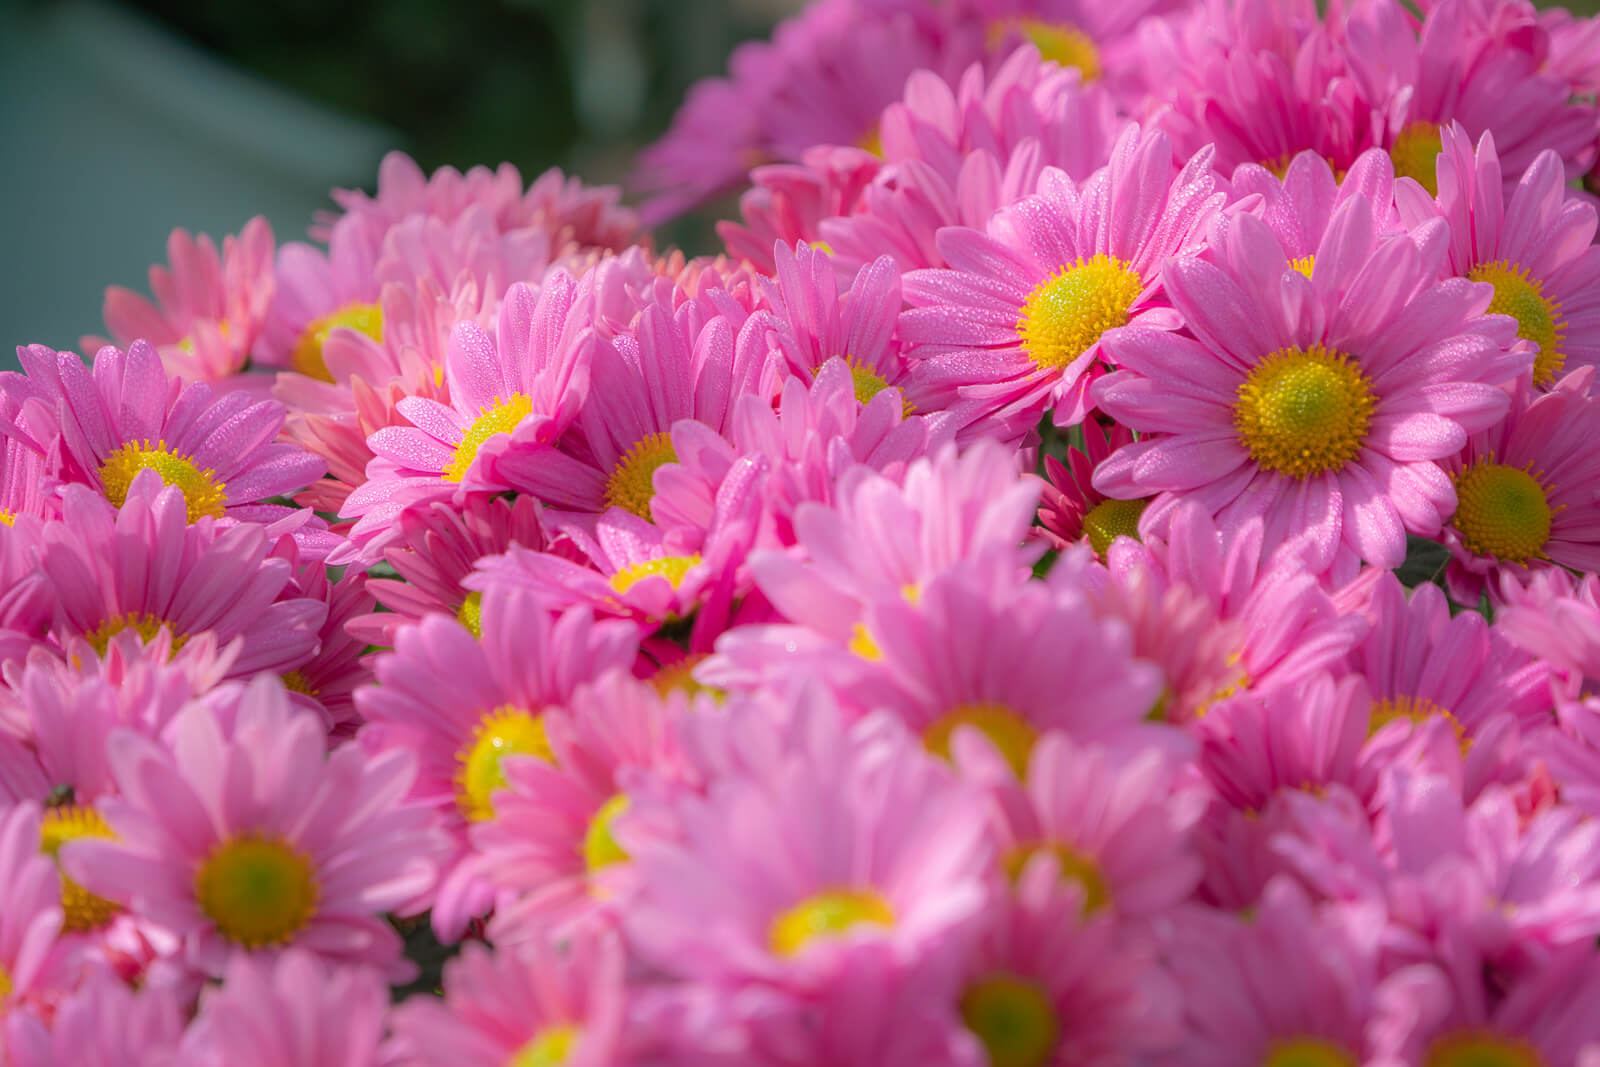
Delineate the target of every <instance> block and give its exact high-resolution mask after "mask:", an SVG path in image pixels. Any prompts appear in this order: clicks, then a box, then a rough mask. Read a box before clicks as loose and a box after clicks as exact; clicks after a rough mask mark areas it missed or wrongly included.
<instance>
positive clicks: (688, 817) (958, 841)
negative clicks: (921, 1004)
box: [623, 690, 994, 994]
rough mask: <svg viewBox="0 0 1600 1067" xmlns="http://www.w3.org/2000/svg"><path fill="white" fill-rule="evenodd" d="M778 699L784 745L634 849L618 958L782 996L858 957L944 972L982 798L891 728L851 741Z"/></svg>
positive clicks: (978, 879) (964, 935)
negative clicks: (798, 726) (884, 953)
mask: <svg viewBox="0 0 1600 1067" xmlns="http://www.w3.org/2000/svg"><path fill="white" fill-rule="evenodd" d="M784 699H785V703H787V704H789V705H790V707H791V709H792V710H791V711H790V714H791V715H793V716H795V717H796V721H797V722H800V723H803V724H804V726H803V729H802V730H794V731H792V733H793V734H794V735H795V736H794V737H793V738H792V740H791V741H790V742H789V743H788V744H787V745H785V746H784V747H783V748H781V749H778V750H771V749H769V750H768V751H769V752H770V756H771V758H770V759H766V760H763V761H762V766H761V767H760V769H755V768H752V769H749V770H743V771H738V772H734V773H730V774H729V775H728V776H726V777H725V778H723V779H722V780H720V781H717V782H716V783H714V784H713V785H712V786H711V788H710V789H709V790H708V792H707V793H705V794H703V795H701V794H689V795H686V796H683V797H682V798H681V799H680V801H679V802H678V803H675V804H674V805H673V807H672V811H671V816H670V817H671V818H672V820H673V821H674V823H675V825H676V827H677V830H676V832H675V833H673V834H653V835H645V834H638V835H635V836H633V837H632V838H630V840H629V845H630V854H631V856H632V860H633V867H634V872H635V875H636V877H637V879H638V882H637V886H638V889H637V893H636V895H635V896H634V898H633V901H632V903H631V904H630V906H629V907H628V908H627V910H626V913H625V914H624V916H623V921H624V923H625V925H626V929H627V932H628V937H629V941H630V943H631V944H632V945H633V946H634V948H635V949H636V951H637V952H638V954H639V956H640V958H641V959H643V960H644V961H645V962H647V963H649V964H650V965H652V966H654V967H656V968H658V969H659V970H661V971H663V972H665V973H667V974H669V975H674V976H678V977H680V978H685V979H691V980H694V981H698V982H705V983H710V984H714V985H720V984H724V983H732V982H737V983H741V984H742V983H753V984H757V985H761V986H766V987H770V988H773V989H776V990H779V991H787V992H790V993H794V994H803V993H804V991H806V990H819V989H824V988H826V987H827V985H828V984H829V977H830V975H832V974H834V973H836V972H837V971H838V970H839V969H840V968H841V963H842V960H844V959H845V958H847V957H848V956H849V955H850V954H851V952H852V950H853V949H855V948H856V947H858V946H863V945H870V944H888V945H891V946H893V950H894V952H895V953H896V956H897V958H899V959H901V960H903V961H904V963H905V966H907V967H916V966H919V965H920V966H936V965H937V963H936V961H937V960H939V959H947V958H950V957H947V956H946V955H945V954H946V953H952V952H959V949H960V947H961V946H962V945H963V943H970V941H969V940H968V939H969V938H970V935H972V934H973V933H974V932H975V930H974V924H975V922H976V921H977V920H978V919H979V917H980V916H981V914H982V911H983V909H984V907H985V905H986V904H987V903H988V899H989V896H990V888H989V875H990V872H991V865H992V864H993V863H994V856H993V852H992V850H991V846H990V843H989V841H988V840H987V838H986V835H985V832H984V820H985V814H984V811H983V808H982V806H981V803H980V802H979V798H978V797H977V796H975V795H974V793H973V791H972V790H971V789H970V788H968V787H966V786H963V785H962V784H961V783H959V782H958V781H957V780H956V779H955V778H954V776H953V775H952V774H951V773H950V772H949V771H948V770H947V769H946V768H944V767H942V766H940V765H939V764H938V763H937V762H936V761H934V760H931V759H927V758H925V757H923V756H922V755H921V754H920V753H919V752H918V750H917V748H916V745H915V742H914V741H913V740H912V739H910V738H909V737H907V736H906V735H905V734H904V733H903V732H901V731H898V730H893V729H884V728H883V727H885V726H888V725H890V724H887V723H882V722H881V721H880V722H879V723H878V724H874V723H870V722H868V723H862V724H860V725H858V726H857V727H855V728H853V729H851V728H847V727H846V726H845V724H844V715H843V713H842V711H841V710H840V709H839V708H838V707H837V706H836V705H834V704H833V703H832V702H831V700H829V699H826V698H825V697H824V695H823V694H822V693H820V692H818V691H816V690H812V691H811V692H809V693H802V694H795V695H794V696H793V697H792V699H791V698H784ZM643 815H644V812H643V811H642V810H641V813H640V817H641V818H642V817H643ZM819 826H828V827H831V828H832V829H831V830H830V832H829V833H828V834H826V835H824V836H823V837H818V836H817V833H816V829H817V827H819ZM779 857H782V859H781V860H780V859H779Z"/></svg>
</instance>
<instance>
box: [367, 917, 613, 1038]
mask: <svg viewBox="0 0 1600 1067" xmlns="http://www.w3.org/2000/svg"><path fill="white" fill-rule="evenodd" d="M625 962H626V961H625V957H624V954H623V951H622V946H621V944H620V942H619V941H618V940H617V938H616V936H615V935H614V934H611V933H602V932H594V933H587V934H584V933H580V934H577V935H575V936H573V937H570V938H566V939H563V942H562V943H561V944H556V943H554V942H534V943H529V944H522V945H517V946H515V947H514V948H502V949H498V950H495V951H491V950H490V949H488V948H486V947H485V946H482V945H469V946H467V948H466V949H465V950H464V951H463V952H462V953H461V955H460V956H459V957H457V958H456V959H454V960H452V961H451V962H450V963H449V964H447V965H446V966H445V969H444V996H443V998H442V999H440V998H434V997H413V998H411V999H410V1000H407V1001H406V1002H405V1003H404V1004H403V1005H401V1006H400V1007H399V1008H397V1009H396V1010H395V1012H394V1015H393V1027H394V1036H393V1038H392V1039H391V1041H390V1045H389V1048H388V1050H387V1055H388V1059H386V1062H392V1063H394V1064H396V1065H399V1067H503V1065H505V1064H508V1063H509V1064H518V1065H521V1064H529V1065H533V1064H552V1065H553V1064H561V1065H562V1067H620V1065H622V1064H624V1063H626V1062H628V1060H627V1056H626V1046H627V1039H626V1038H625V1036H624V1021H625V1013H624V1010H625V1007H626V1003H627V1001H626V991H625V987H624V973H625V972H624V966H625Z"/></svg>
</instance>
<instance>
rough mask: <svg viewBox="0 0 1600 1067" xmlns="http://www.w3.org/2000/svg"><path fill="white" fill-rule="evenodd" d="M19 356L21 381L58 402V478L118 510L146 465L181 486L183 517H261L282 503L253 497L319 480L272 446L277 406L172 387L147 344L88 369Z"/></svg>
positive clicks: (279, 421)
mask: <svg viewBox="0 0 1600 1067" xmlns="http://www.w3.org/2000/svg"><path fill="white" fill-rule="evenodd" d="M18 354H19V357H20V358H21V359H22V361H23V366H24V367H25V368H26V370H27V374H28V377H29V378H30V379H32V380H33V381H34V382H35V383H36V384H37V385H38V386H39V387H42V388H43V389H44V390H46V391H47V392H48V393H49V394H50V395H52V396H54V397H57V398H59V417H60V427H61V429H60V434H61V437H60V449H61V461H62V467H61V474H62V477H63V478H64V479H66V480H68V481H75V482H82V483H84V484H87V485H92V486H94V487H96V488H97V489H99V490H100V491H101V492H102V493H103V494H104V495H105V496H106V498H107V499H108V500H110V501H111V502H112V503H113V504H115V505H117V506H119V507H120V506H121V505H122V503H123V501H124V500H126V499H127V496H128V492H129V488H130V487H131V486H132V484H133V481H134V479H135V478H136V477H137V476H138V475H139V474H140V473H142V472H144V471H147V470H149V471H154V472H156V474H158V475H159V476H160V477H161V480H162V481H164V482H166V483H167V484H168V485H171V486H174V487H176V488H177V489H178V490H180V491H181V492H182V494H183V497H184V500H185V501H186V503H187V505H188V507H187V513H188V517H189V519H190V521H194V520H196V519H199V518H202V517H209V518H213V519H218V518H222V517H224V516H228V517H232V518H241V519H247V520H263V521H265V520H268V519H270V518H276V517H278V516H279V515H280V514H283V513H285V509H283V508H281V507H270V506H264V505H261V504H260V503H259V502H260V501H263V500H266V499H268V498H271V497H275V496H286V495H288V494H290V493H292V492H295V491H296V490H298V489H300V488H302V487H303V486H305V485H306V484H308V483H310V482H313V481H316V479H318V478H319V477H321V476H322V472H323V469H324V468H323V464H322V461H321V460H319V459H318V458H317V457H316V456H313V455H310V454H308V453H306V452H302V451H301V450H300V449H299V448H297V447H295V446H294V445H290V444H278V443H276V438H277V437H278V433H279V431H280V430H282V428H283V418H284V409H283V405H281V404H279V403H278V402H277V401H275V400H268V399H261V398H259V397H254V396H252V395H251V394H249V393H248V392H231V393H224V394H222V395H221V396H218V395H216V394H214V393H213V392H212V390H211V387H210V386H209V385H206V384H205V383H203V382H193V383H190V384H189V385H187V386H184V385H181V384H180V383H179V382H178V381H177V380H176V379H173V378H169V377H168V376H167V372H166V370H165V369H164V368H163V367H162V365H161V357H160V356H159V355H157V354H156V350H155V349H154V348H153V347H151V346H150V344H148V343H147V342H143V341H135V342H134V343H133V345H132V346H131V347H129V348H128V350H127V351H126V352H123V351H121V350H120V349H116V348H111V347H106V348H102V349H101V350H100V351H99V353H98V354H96V356H95V357H94V360H93V365H92V367H86V366H84V364H83V361H82V360H81V359H79V358H78V357H77V356H76V355H74V354H73V353H71V352H60V353H56V352H51V351H50V350H48V349H40V348H37V347H36V348H33V349H30V350H24V351H19V353H18ZM51 447H54V446H51Z"/></svg>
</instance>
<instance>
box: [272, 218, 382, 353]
mask: <svg viewBox="0 0 1600 1067" xmlns="http://www.w3.org/2000/svg"><path fill="white" fill-rule="evenodd" d="M379 251H380V249H379V247H378V245H377V243H376V242H375V241H374V239H373V226H372V223H371V221H370V220H367V219H364V218H361V217H359V216H355V217H350V218H346V219H343V220H341V221H339V222H337V223H335V224H334V226H333V228H332V230H331V231H330V232H329V234H328V251H327V252H326V253H323V252H322V251H320V250H319V249H317V248H315V247H313V246H312V245H308V244H302V243H300V242H298V241H295V242H291V243H289V244H286V245H283V246H282V247H280V248H279V249H278V263H277V267H276V269H275V271H274V277H275V288H274V290H273V293H272V303H271V304H270V305H268V308H267V321H266V324H265V326H264V327H263V329H262V332H261V343H260V344H259V345H258V346H257V349H256V357H257V358H258V359H259V360H260V361H261V362H262V363H263V364H265V365H267V366H269V367H279V368H282V369H283V370H286V371H294V372H296V373H298V374H303V375H305V376H306V377H308V378H315V379H318V380H321V381H325V382H331V381H333V375H332V374H331V373H329V371H328V363H327V360H326V359H325V358H324V355H323V346H324V345H325V344H327V343H328V341H329V339H330V337H332V336H333V334H334V332H335V331H337V330H354V331H356V332H358V333H364V334H366V335H367V336H368V337H370V338H372V339H373V340H375V341H381V340H382V339H383V328H384V316H383V309H382V308H381V307H380V306H379V303H378V290H379V281H378V272H377V261H378V253H379Z"/></svg>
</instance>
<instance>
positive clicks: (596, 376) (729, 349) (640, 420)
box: [500, 300, 766, 522]
mask: <svg viewBox="0 0 1600 1067" xmlns="http://www.w3.org/2000/svg"><path fill="white" fill-rule="evenodd" d="M703 310H704V309H703V308H701V306H700V305H699V303H698V302H688V303H685V304H682V305H680V306H678V307H676V308H673V307H671V306H670V305H667V304H664V303H661V302H659V301H654V300H652V302H651V303H649V304H648V305H646V306H645V307H644V308H643V310H642V311H641V312H640V314H639V317H638V319H637V320H636V323H635V325H634V327H633V329H632V330H631V331H630V332H628V333H624V334H620V335H618V336H617V337H615V338H613V339H612V341H611V343H610V344H600V345H598V346H596V348H595V352H594V370H593V372H592V380H593V382H594V383H595V385H596V386H598V385H599V384H600V383H604V388H591V390H590V392H589V395H588V397H587V399H586V400H585V402H584V404H583V410H582V411H581V412H579V413H578V416H577V419H576V421H575V422H573V423H572V426H571V428H570V429H569V430H568V431H567V432H566V433H565V434H564V435H563V436H562V438H561V439H560V440H559V441H557V442H556V447H554V448H543V449H538V450H531V451H528V452H525V453H519V454H515V455H508V456H506V457H505V459H504V460H503V461H502V463H501V464H500V472H501V476H502V477H503V478H504V479H505V481H506V483H507V484H508V485H510V486H511V488H513V489H515V490H517V491H518V492H525V493H531V494H533V495H534V496H536V497H538V498H539V499H540V500H542V501H544V502H545V503H547V504H550V505H552V506H554V507H559V508H564V509H568V510H572V511H585V512H602V511H604V510H606V509H607V508H611V507H617V508H622V509H624V510H626V511H630V512H632V513H633V514H634V515H636V516H638V517H639V518H641V519H644V520H645V521H646V522H649V521H652V513H651V508H650V501H651V498H652V497H653V496H654V495H655V487H654V476H655V472H656V470H657V469H658V468H660V467H661V466H663V465H665V464H667V463H671V462H673V461H674V460H675V459H676V458H677V454H676V452H674V451H673V446H672V429H673V427H674V426H675V425H676V424H677V423H678V422H680V421H681V420H684V419H694V420H696V421H698V422H701V423H704V424H705V425H707V426H709V427H711V428H712V429H713V430H716V431H718V432H721V431H723V430H724V429H725V428H726V426H727V424H728V419H729V416H730V414H731V413H732V410H733V402H734V399H735V398H737V397H739V396H743V395H745V394H748V393H753V392H755V390H756V385H757V383H758V381H759V374H760V371H761V361H758V360H757V359H754V358H747V356H749V354H750V353H752V352H753V351H754V350H753V349H751V348H748V347H747V348H746V349H745V350H744V352H743V353H741V352H740V351H739V350H738V348H737V346H736V345H735V333H734V330H735V325H734V323H732V322H730V320H729V319H728V318H726V317H723V316H722V315H714V316H711V317H709V318H707V317H706V316H705V315H704V314H703ZM760 356H761V359H762V360H763V361H764V358H765V356H766V353H765V352H764V351H763V352H761V353H760Z"/></svg>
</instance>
